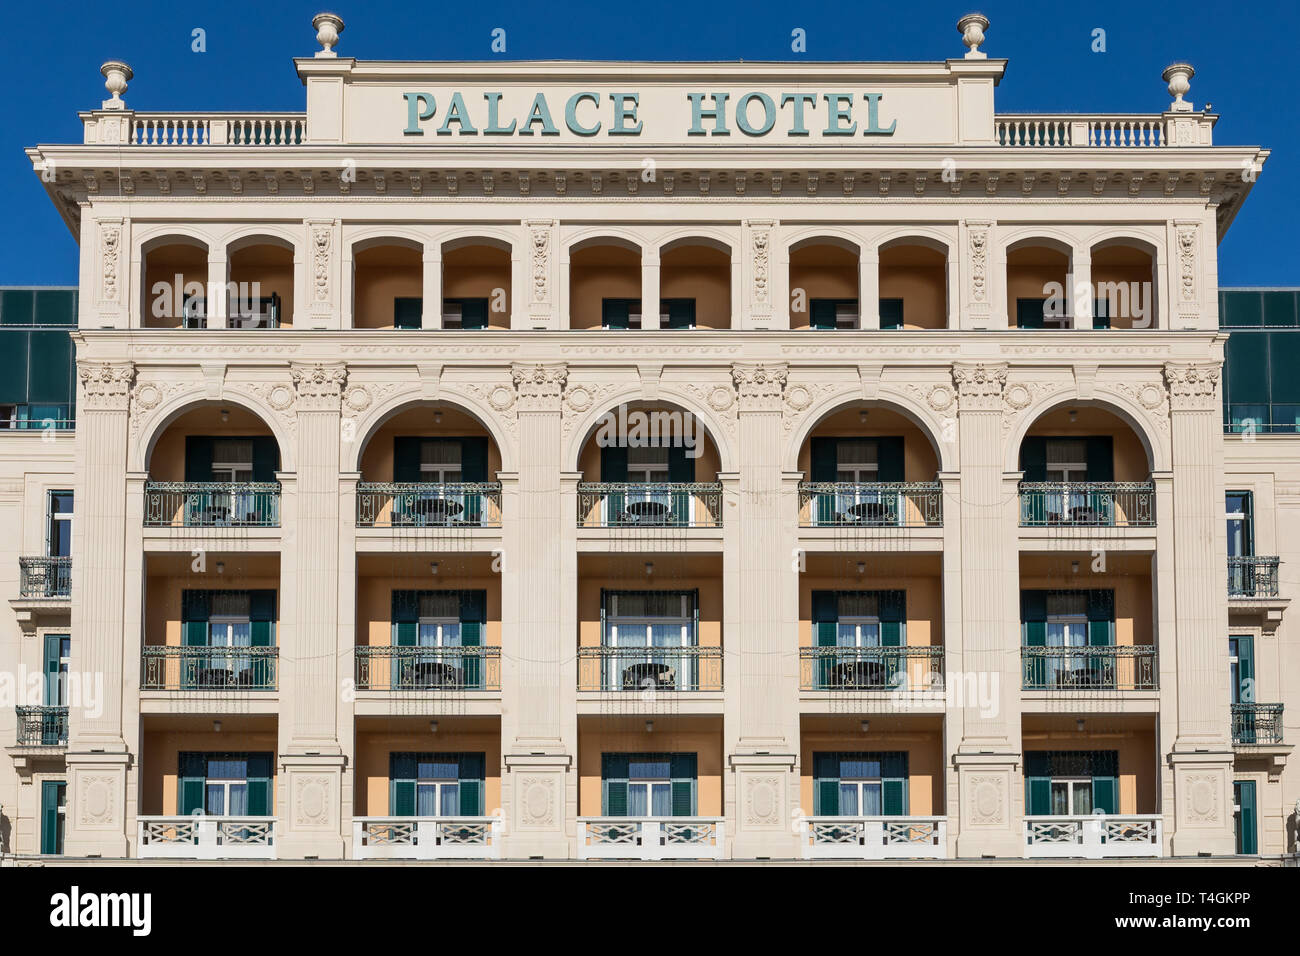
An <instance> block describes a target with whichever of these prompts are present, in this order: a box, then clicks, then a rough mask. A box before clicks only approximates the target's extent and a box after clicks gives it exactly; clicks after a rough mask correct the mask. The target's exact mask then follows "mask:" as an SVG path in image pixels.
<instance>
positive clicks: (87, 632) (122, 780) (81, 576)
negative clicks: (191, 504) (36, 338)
mask: <svg viewBox="0 0 1300 956" xmlns="http://www.w3.org/2000/svg"><path fill="white" fill-rule="evenodd" d="M77 378H78V381H79V383H80V389H79V393H78V395H77V418H78V421H77V434H76V458H75V460H76V474H77V477H78V481H77V520H76V521H75V522H73V541H72V567H73V570H74V573H73V575H72V661H71V668H72V670H73V671H75V672H76V673H78V674H80V675H81V679H82V683H83V684H84V683H85V682H86V681H90V682H91V685H92V686H95V687H97V688H98V687H99V686H100V685H101V684H102V692H101V693H100V694H98V695H97V696H98V697H99V699H98V700H97V701H95V702H94V703H95V704H96V705H97V706H94V707H85V706H78V705H79V704H84V703H89V702H85V701H72V702H71V707H70V708H69V714H68V718H69V722H70V724H69V741H68V751H67V757H66V767H67V774H68V811H67V822H66V831H65V837H64V850H65V852H66V853H67V855H68V856H106V857H107V856H125V855H126V849H127V839H126V804H127V793H126V788H127V771H128V768H129V766H130V764H131V759H132V758H131V752H130V746H129V744H128V743H127V741H126V739H125V735H124V731H123V726H122V688H123V683H124V671H125V668H126V667H127V666H138V665H137V664H136V662H134V661H131V662H127V661H124V660H123V647H124V646H125V645H126V643H128V642H127V641H126V635H125V634H124V633H123V627H124V624H123V621H124V620H125V618H126V616H127V615H126V613H125V611H126V609H125V606H124V595H125V593H126V590H127V589H126V579H125V577H126V569H127V567H128V566H130V565H131V564H133V563H138V562H132V561H128V560H127V555H126V554H125V553H124V549H125V543H126V541H127V538H128V535H127V529H126V515H127V501H126V493H127V481H126V453H127V438H128V421H129V408H130V394H131V385H132V383H133V381H134V379H135V366H134V365H133V364H132V363H130V362H120V363H102V362H78V363H77Z"/></svg>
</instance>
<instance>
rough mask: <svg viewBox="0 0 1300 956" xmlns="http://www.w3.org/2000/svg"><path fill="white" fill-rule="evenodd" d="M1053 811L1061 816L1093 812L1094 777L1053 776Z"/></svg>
mask: <svg viewBox="0 0 1300 956" xmlns="http://www.w3.org/2000/svg"><path fill="white" fill-rule="evenodd" d="M1052 813H1054V814H1058V815H1060V816H1070V815H1074V816H1087V815H1088V814H1090V813H1092V779H1091V778H1090V777H1055V778H1053V779H1052Z"/></svg>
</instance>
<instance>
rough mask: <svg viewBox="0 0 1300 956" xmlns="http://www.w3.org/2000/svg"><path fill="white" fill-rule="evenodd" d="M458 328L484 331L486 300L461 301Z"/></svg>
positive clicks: (485, 324) (486, 322)
mask: <svg viewBox="0 0 1300 956" xmlns="http://www.w3.org/2000/svg"><path fill="white" fill-rule="evenodd" d="M460 327H461V328H462V329H486V328H487V327H488V300H487V299H461V300H460Z"/></svg>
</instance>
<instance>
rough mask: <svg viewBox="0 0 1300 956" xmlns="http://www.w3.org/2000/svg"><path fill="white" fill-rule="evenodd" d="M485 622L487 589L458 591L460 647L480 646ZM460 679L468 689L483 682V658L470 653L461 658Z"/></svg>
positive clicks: (479, 686) (476, 687) (477, 686)
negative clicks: (461, 669)
mask: <svg viewBox="0 0 1300 956" xmlns="http://www.w3.org/2000/svg"><path fill="white" fill-rule="evenodd" d="M486 623H487V591H483V590H478V591H461V592H460V643H461V646H462V647H481V646H482V645H483V632H484V630H485V627H486ZM462 665H463V672H462V678H461V679H462V680H463V681H464V682H465V687H467V688H469V689H470V690H475V689H479V688H481V687H482V684H483V660H482V658H480V657H476V656H474V655H473V654H472V653H471V654H467V655H466V656H465V657H464V658H462Z"/></svg>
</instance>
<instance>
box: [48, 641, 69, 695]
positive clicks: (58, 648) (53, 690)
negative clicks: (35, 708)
mask: <svg viewBox="0 0 1300 956" xmlns="http://www.w3.org/2000/svg"><path fill="white" fill-rule="evenodd" d="M71 662H72V639H71V638H70V637H69V636H68V635H66V634H46V635H45V704H46V706H47V707H67V706H68V670H69V668H70V666H71Z"/></svg>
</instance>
